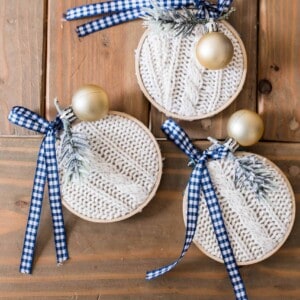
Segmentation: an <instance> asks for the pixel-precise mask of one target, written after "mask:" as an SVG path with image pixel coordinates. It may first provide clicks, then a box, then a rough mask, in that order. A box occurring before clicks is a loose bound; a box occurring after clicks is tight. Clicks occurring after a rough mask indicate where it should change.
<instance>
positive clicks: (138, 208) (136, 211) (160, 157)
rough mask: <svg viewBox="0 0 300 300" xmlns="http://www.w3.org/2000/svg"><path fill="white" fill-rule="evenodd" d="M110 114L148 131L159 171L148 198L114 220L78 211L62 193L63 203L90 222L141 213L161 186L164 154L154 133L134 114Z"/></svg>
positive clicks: (119, 219)
mask: <svg viewBox="0 0 300 300" xmlns="http://www.w3.org/2000/svg"><path fill="white" fill-rule="evenodd" d="M108 115H110V116H120V117H123V118H126V119H127V120H130V121H132V122H134V123H136V124H137V125H138V126H139V127H140V129H141V130H142V131H144V133H146V134H147V135H148V137H149V139H150V140H151V142H152V143H153V146H154V147H155V150H156V154H157V162H158V172H157V174H156V181H155V184H154V185H153V188H152V191H151V193H150V194H149V195H148V197H147V198H146V199H144V201H143V202H142V203H141V204H140V205H139V206H138V207H137V208H136V209H134V210H133V211H131V212H130V213H128V214H126V215H125V216H122V217H119V218H115V219H112V220H103V219H95V218H90V217H87V216H85V215H83V214H82V213H79V212H78V211H76V210H75V209H74V208H72V207H71V206H70V204H69V203H68V202H67V201H66V200H65V199H64V195H63V194H62V203H63V205H64V206H65V207H66V208H67V209H68V210H69V211H70V212H72V213H73V214H74V215H76V216H78V217H80V218H81V219H83V220H86V221H90V222H95V223H113V222H119V221H123V220H126V219H128V218H130V217H132V216H134V215H135V214H137V213H140V212H141V211H142V210H143V208H144V207H145V206H147V205H148V204H149V202H150V201H151V200H152V198H153V197H154V195H155V194H156V191H157V189H158V187H159V184H160V180H161V176H162V156H161V151H160V148H159V145H158V143H157V141H156V139H155V137H154V136H153V135H152V133H151V132H150V131H149V129H148V128H147V127H146V126H145V125H144V124H143V123H142V122H141V121H139V120H137V119H136V118H134V117H132V116H130V115H128V114H126V113H122V112H117V111H110V112H109V113H108ZM98 122H101V120H100V121H98ZM76 126H77V125H76ZM99 171H100V170H99Z"/></svg>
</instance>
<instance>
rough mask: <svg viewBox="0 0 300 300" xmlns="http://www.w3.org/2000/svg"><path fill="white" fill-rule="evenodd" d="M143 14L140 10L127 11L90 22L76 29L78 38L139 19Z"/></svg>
mask: <svg viewBox="0 0 300 300" xmlns="http://www.w3.org/2000/svg"><path fill="white" fill-rule="evenodd" d="M143 14H144V13H143V12H142V11H141V10H140V9H133V10H128V11H125V12H120V13H116V14H112V15H109V16H106V17H103V18H101V19H98V20H95V21H91V22H88V23H85V24H83V25H80V26H78V27H77V29H76V32H77V35H78V37H85V36H87V35H89V34H91V33H94V32H97V31H100V30H104V29H106V28H109V27H112V26H115V25H119V24H122V23H125V22H128V21H131V20H135V19H137V18H139V17H141V16H142V15H143Z"/></svg>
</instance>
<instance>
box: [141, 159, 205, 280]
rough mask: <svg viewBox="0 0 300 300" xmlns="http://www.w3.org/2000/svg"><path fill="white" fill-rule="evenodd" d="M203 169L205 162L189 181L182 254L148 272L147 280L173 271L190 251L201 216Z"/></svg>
mask: <svg viewBox="0 0 300 300" xmlns="http://www.w3.org/2000/svg"><path fill="white" fill-rule="evenodd" d="M202 169H203V162H200V163H198V164H197V165H196V167H195V169H194V170H193V172H192V175H191V177H190V180H189V185H188V201H187V220H186V231H185V241H184V245H183V248H182V251H181V254H180V256H179V258H178V259H177V260H176V261H174V262H173V263H171V264H169V265H166V266H163V267H161V268H159V269H156V270H153V271H148V272H147V273H146V279H147V280H151V279H154V278H156V277H158V276H161V275H163V274H165V273H167V272H169V271H170V270H172V269H173V268H174V267H175V266H176V265H177V264H178V263H179V262H180V260H181V259H182V258H183V257H184V255H185V254H186V252H187V251H188V249H189V247H190V245H191V243H192V241H193V239H194V236H195V232H196V228H197V220H198V215H199V200H200V191H201V173H202Z"/></svg>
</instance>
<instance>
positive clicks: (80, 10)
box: [64, 0, 150, 21]
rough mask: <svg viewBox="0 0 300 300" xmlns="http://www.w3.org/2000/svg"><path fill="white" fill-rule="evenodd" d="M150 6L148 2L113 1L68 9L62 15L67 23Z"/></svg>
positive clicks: (140, 0)
mask: <svg viewBox="0 0 300 300" xmlns="http://www.w3.org/2000/svg"><path fill="white" fill-rule="evenodd" d="M148 6H150V1H149V0H113V1H106V2H99V3H92V4H87V5H81V6H77V7H73V8H70V9H68V10H67V11H66V12H65V13H64V18H65V19H66V20H67V21H72V20H78V19H83V18H87V17H94V16H99V15H102V14H111V13H120V12H124V11H127V10H133V9H137V8H142V7H148Z"/></svg>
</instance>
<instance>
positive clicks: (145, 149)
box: [61, 113, 162, 222]
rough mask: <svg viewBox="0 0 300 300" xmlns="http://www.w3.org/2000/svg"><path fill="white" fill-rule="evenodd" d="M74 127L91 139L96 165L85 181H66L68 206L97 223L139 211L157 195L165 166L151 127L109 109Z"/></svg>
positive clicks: (66, 201) (63, 193)
mask: <svg viewBox="0 0 300 300" xmlns="http://www.w3.org/2000/svg"><path fill="white" fill-rule="evenodd" d="M74 131H77V132H81V133H84V134H85V135H86V137H87V139H88V141H89V144H90V148H91V152H92V156H93V157H92V163H91V167H92V169H91V172H90V174H89V177H88V178H87V179H86V180H85V181H84V182H82V183H81V184H74V183H69V184H67V185H66V186H65V185H63V186H65V188H64V189H63V190H62V196H63V202H64V204H65V205H66V206H67V208H69V209H70V210H71V211H73V212H74V213H75V214H77V215H79V216H80V217H82V218H84V219H89V220H91V221H95V222H113V221H118V220H121V219H126V218H128V217H129V216H131V215H133V214H134V213H137V212H140V211H141V210H142V208H143V207H144V206H145V205H146V204H147V203H148V202H149V201H150V199H151V197H152V196H153V194H154V193H155V191H156V189H157V186H158V183H159V181H160V177H161V168H162V166H161V154H160V151H159V148H158V145H157V143H156V141H155V139H154V137H153V136H152V135H151V133H150V132H148V130H147V128H146V127H144V126H143V125H142V124H141V123H139V122H137V121H136V120H134V119H133V118H132V117H129V116H127V115H125V114H120V113H110V114H109V115H108V116H107V117H106V118H104V119H102V120H100V121H97V122H81V123H79V124H78V125H76V126H75V127H74ZM63 176H64V174H63V172H62V176H61V178H62V180H63Z"/></svg>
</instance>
